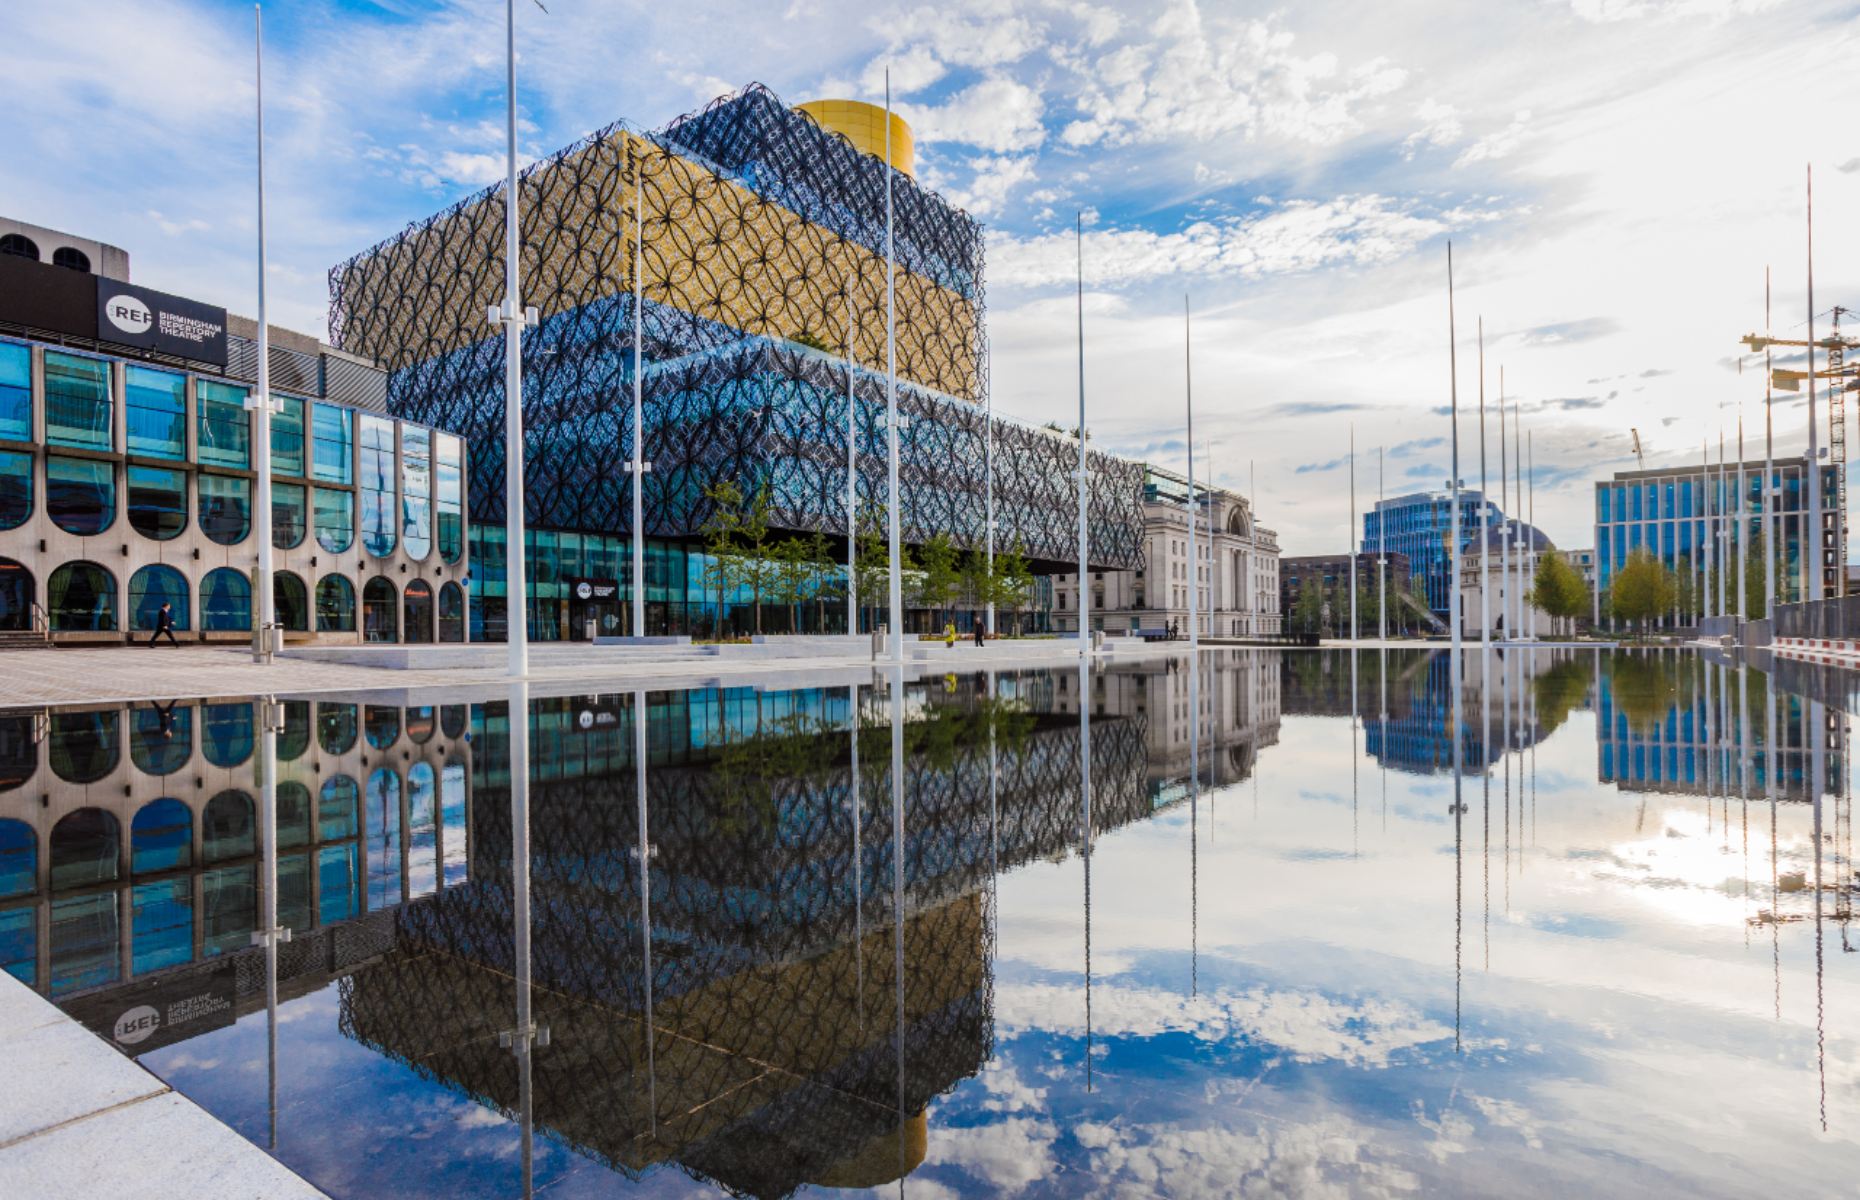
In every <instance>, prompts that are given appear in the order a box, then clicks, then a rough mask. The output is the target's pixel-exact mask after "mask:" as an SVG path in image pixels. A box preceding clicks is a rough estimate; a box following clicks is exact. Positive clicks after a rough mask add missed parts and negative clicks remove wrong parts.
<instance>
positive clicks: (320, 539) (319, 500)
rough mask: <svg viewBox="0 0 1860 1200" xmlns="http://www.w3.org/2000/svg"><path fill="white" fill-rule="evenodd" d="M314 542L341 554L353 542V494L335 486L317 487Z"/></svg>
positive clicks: (333, 552)
mask: <svg viewBox="0 0 1860 1200" xmlns="http://www.w3.org/2000/svg"><path fill="white" fill-rule="evenodd" d="M315 503H316V544H317V545H319V546H321V547H323V549H325V550H327V551H329V552H330V553H331V554H341V553H342V552H343V551H344V550H347V549H348V548H349V547H350V546H353V545H354V544H355V496H354V495H353V494H352V493H349V492H341V491H337V490H336V489H335V488H322V487H320V488H317V489H316V495H315Z"/></svg>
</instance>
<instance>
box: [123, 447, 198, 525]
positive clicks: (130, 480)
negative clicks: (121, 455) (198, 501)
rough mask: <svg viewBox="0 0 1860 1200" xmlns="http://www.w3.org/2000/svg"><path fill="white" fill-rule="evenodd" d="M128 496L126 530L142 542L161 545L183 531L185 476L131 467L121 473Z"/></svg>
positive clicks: (161, 470) (154, 469) (176, 472)
mask: <svg viewBox="0 0 1860 1200" xmlns="http://www.w3.org/2000/svg"><path fill="white" fill-rule="evenodd" d="M123 479H124V483H125V485H126V488H127V491H128V493H129V497H128V498H129V526H130V528H132V529H134V530H135V531H136V532H137V533H139V534H141V535H142V536H143V537H145V538H150V539H153V540H154V541H158V542H165V541H167V540H168V539H170V538H173V537H179V536H180V535H181V533H182V532H183V531H184V530H186V528H187V476H186V474H185V473H183V472H181V471H170V470H167V469H166V468H163V467H142V466H136V465H134V464H131V465H129V466H127V467H125V468H124V469H123Z"/></svg>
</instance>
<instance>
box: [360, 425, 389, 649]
mask: <svg viewBox="0 0 1860 1200" xmlns="http://www.w3.org/2000/svg"><path fill="white" fill-rule="evenodd" d="M361 424H362V429H361V473H360V475H359V476H358V478H357V480H356V482H357V483H358V484H359V485H360V487H361V490H360V492H359V493H358V498H359V499H360V501H361V506H362V548H363V549H365V550H367V551H368V553H370V554H372V555H374V556H375V557H376V558H386V557H387V556H388V555H390V554H392V553H394V543H395V541H396V539H397V536H398V534H399V530H398V528H397V525H398V522H397V521H396V520H395V516H396V514H395V511H394V510H395V508H396V507H397V506H396V504H395V502H394V422H392V421H390V420H388V419H387V418H385V417H371V416H368V415H367V414H363V415H362V418H361ZM388 640H389V641H392V640H393V639H392V638H390V639H388Z"/></svg>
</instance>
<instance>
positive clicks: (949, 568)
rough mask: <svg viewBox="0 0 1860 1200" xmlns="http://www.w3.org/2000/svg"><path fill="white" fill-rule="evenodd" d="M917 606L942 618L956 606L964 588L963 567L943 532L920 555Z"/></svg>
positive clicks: (928, 542)
mask: <svg viewBox="0 0 1860 1200" xmlns="http://www.w3.org/2000/svg"><path fill="white" fill-rule="evenodd" d="M917 570H918V572H919V575H918V578H917V586H916V588H915V589H914V590H915V592H916V598H917V603H918V604H919V605H920V606H922V607H924V608H927V609H930V610H931V611H932V612H933V613H937V614H941V613H942V612H943V611H944V610H945V609H947V608H948V607H949V606H950V605H951V604H953V603H954V602H955V599H956V593H957V591H958V590H959V589H960V588H961V587H962V565H961V559H960V555H959V553H958V551H957V550H956V544H955V543H954V542H952V541H950V539H949V535H948V534H946V533H943V532H941V531H940V530H939V531H938V532H936V533H933V534H931V535H930V538H929V540H928V541H926V542H925V543H924V544H923V547H922V549H920V550H919V551H918V553H917Z"/></svg>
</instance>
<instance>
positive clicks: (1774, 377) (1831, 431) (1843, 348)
mask: <svg viewBox="0 0 1860 1200" xmlns="http://www.w3.org/2000/svg"><path fill="white" fill-rule="evenodd" d="M1852 312H1853V310H1852V309H1848V308H1842V307H1840V306H1839V305H1836V306H1835V309H1834V332H1833V333H1832V334H1830V335H1829V336H1827V337H1825V338H1817V339H1816V340H1815V341H1813V342H1808V341H1801V340H1797V339H1792V338H1775V337H1766V336H1764V335H1763V334H1759V333H1749V334H1745V335H1744V337H1743V338H1742V341H1743V343H1744V345H1745V346H1747V347H1749V349H1750V352H1751V353H1752V354H1755V353H1758V352H1759V351H1762V350H1765V349H1768V348H1769V347H1771V346H1800V347H1809V346H1813V347H1815V348H1817V349H1819V350H1822V351H1824V352H1825V353H1826V354H1827V356H1828V365H1827V367H1826V368H1825V369H1823V370H1820V371H1816V372H1815V373H1814V375H1815V378H1816V379H1825V380H1827V381H1828V465H1829V467H1831V468H1832V469H1833V471H1834V564H1835V571H1834V589H1833V594H1834V595H1836V596H1845V595H1846V594H1847V403H1846V395H1847V393H1848V392H1860V377H1857V376H1856V372H1855V369H1854V367H1850V366H1848V365H1847V356H1846V352H1847V351H1848V350H1853V349H1857V348H1860V340H1856V339H1854V338H1844V337H1842V336H1841V317H1842V316H1843V315H1852ZM1856 365H1860V364H1856ZM1808 377H1809V373H1808V372H1807V371H1792V370H1788V369H1786V368H1783V367H1775V368H1773V369H1772V370H1771V371H1770V383H1771V385H1772V386H1774V387H1775V388H1776V389H1777V390H1778V391H1784V392H1799V391H1801V390H1802V381H1803V380H1804V379H1807V378H1808ZM1815 468H1816V464H1813V463H1811V464H1809V469H1810V470H1811V471H1812V470H1814V469H1815ZM1765 486H1766V487H1767V486H1768V484H1767V481H1766V483H1765Z"/></svg>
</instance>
